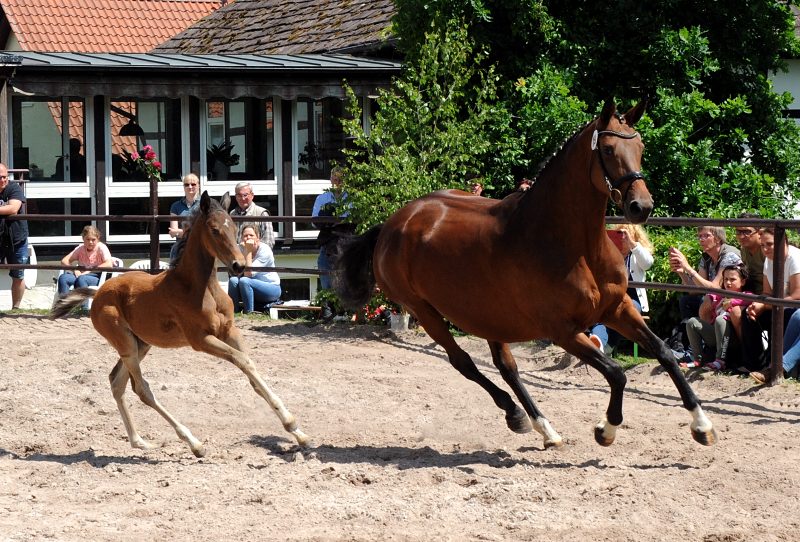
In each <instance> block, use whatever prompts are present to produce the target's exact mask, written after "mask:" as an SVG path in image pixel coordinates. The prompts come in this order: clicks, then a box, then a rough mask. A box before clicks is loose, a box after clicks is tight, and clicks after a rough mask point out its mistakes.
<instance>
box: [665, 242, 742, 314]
mask: <svg viewBox="0 0 800 542" xmlns="http://www.w3.org/2000/svg"><path fill="white" fill-rule="evenodd" d="M697 240H698V241H699V242H700V248H702V249H703V254H702V256H701V257H700V265H699V266H698V267H697V270H696V271H695V270H694V269H693V268H692V266H691V265H689V261H688V260H687V259H686V256H684V254H683V253H682V252H681V251H680V250H678V249H677V248H675V247H672V248H670V249H669V264H670V267H671V268H672V270H673V271H674V272H676V273H678V275H679V276H680V277H681V282H683V284H686V285H687V286H704V287H706V288H721V285H722V274H721V273H720V270H721V269H724V268H725V267H727V266H729V265H736V264H738V263H739V262H740V261H742V257H741V254H740V253H739V249H738V248H736V247H733V246H731V245H729V244H727V243H726V241H727V234H726V233H725V228H723V227H721V226H700V227H699V228H697ZM702 302H703V296H698V295H693V294H689V295H685V296H683V297H682V298H681V299H680V301H679V305H680V309H681V320H686V319H687V318H691V317H693V316H698V314H699V310H700V305H701V303H702Z"/></svg>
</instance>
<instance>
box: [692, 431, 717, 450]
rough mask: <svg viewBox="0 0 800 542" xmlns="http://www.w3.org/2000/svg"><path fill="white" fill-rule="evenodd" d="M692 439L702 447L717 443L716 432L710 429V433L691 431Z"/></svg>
mask: <svg viewBox="0 0 800 542" xmlns="http://www.w3.org/2000/svg"><path fill="white" fill-rule="evenodd" d="M692 438H694V440H696V441H697V442H699V443H700V444H702V445H703V446H713V445H714V444H716V443H717V442H718V441H719V438H717V432H716V431H714V429H713V428H712V429H711V430H710V431H697V430H695V429H692Z"/></svg>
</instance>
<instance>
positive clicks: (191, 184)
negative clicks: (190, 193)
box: [183, 183, 197, 186]
mask: <svg viewBox="0 0 800 542" xmlns="http://www.w3.org/2000/svg"><path fill="white" fill-rule="evenodd" d="M183 186H197V183H189V184H184V185H183Z"/></svg>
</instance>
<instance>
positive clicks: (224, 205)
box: [219, 192, 231, 212]
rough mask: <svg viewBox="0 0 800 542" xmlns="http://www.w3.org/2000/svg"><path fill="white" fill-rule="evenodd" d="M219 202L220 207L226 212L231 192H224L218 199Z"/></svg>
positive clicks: (229, 205)
mask: <svg viewBox="0 0 800 542" xmlns="http://www.w3.org/2000/svg"><path fill="white" fill-rule="evenodd" d="M219 204H220V205H222V208H223V209H225V212H227V211H228V209H230V207H231V193H230V192H225V194H224V195H223V196H222V198H221V199H220V200H219Z"/></svg>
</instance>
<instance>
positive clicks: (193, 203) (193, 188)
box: [169, 173, 200, 259]
mask: <svg viewBox="0 0 800 542" xmlns="http://www.w3.org/2000/svg"><path fill="white" fill-rule="evenodd" d="M183 193H184V194H185V196H184V197H182V198H181V199H179V200H178V201H176V202H175V203H173V204H172V207H170V208H169V214H171V215H175V216H186V215H188V214H189V213H190V212H191V211H192V209H194V208H195V207H197V205H198V203H199V202H200V198H198V197H197V196H198V194H200V179H199V177H198V176H197V175H195V174H194V173H189V174H188V175H186V176H184V178H183ZM180 226H181V223H180V222H179V221H178V220H172V221H170V223H169V236H170V237H172V238H173V239H180V238H181V237H183V228H181V227H180ZM174 250H175V245H172V249H171V250H170V252H169V257H170V259H172V256H173V251H174Z"/></svg>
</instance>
